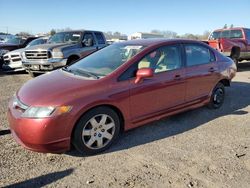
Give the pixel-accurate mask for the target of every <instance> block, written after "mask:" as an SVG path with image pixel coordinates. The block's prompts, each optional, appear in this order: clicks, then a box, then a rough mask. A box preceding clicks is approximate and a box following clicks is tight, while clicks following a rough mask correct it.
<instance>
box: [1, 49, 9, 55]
mask: <svg viewBox="0 0 250 188" xmlns="http://www.w3.org/2000/svg"><path fill="white" fill-rule="evenodd" d="M7 52H9V50H4V49H2V50H0V56H3V55H4V54H6V53H7Z"/></svg>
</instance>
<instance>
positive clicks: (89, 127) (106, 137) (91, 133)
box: [72, 107, 121, 155]
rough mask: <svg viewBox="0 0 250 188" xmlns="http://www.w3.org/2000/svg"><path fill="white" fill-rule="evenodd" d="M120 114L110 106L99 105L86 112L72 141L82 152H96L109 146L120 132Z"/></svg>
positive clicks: (77, 126) (75, 130) (74, 132)
mask: <svg viewBox="0 0 250 188" xmlns="http://www.w3.org/2000/svg"><path fill="white" fill-rule="evenodd" d="M120 127H121V123H120V119H119V116H118V114H117V113H116V112H115V111H114V110H112V109H111V108H108V107H98V108H94V109H92V110H90V111H89V112H87V113H86V114H84V115H83V116H82V117H81V118H80V120H79V121H78V123H77V124H76V126H75V129H74V131H73V137H72V143H73V145H74V146H75V148H76V149H77V150H78V151H79V152H80V153H82V154H88V155H92V154H96V153H99V152H102V151H104V150H106V149H107V148H109V147H110V146H111V145H112V143H114V141H115V140H116V139H117V138H118V136H119V133H120Z"/></svg>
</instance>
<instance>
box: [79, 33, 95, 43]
mask: <svg viewBox="0 0 250 188" xmlns="http://www.w3.org/2000/svg"><path fill="white" fill-rule="evenodd" d="M89 39H92V40H93V42H94V44H95V40H94V36H93V34H92V33H85V34H84V36H83V39H82V41H83V42H84V41H88V40H89Z"/></svg>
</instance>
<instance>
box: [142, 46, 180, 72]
mask: <svg viewBox="0 0 250 188" xmlns="http://www.w3.org/2000/svg"><path fill="white" fill-rule="evenodd" d="M180 55H181V54H180V47H179V46H165V47H161V48H158V49H157V50H154V51H153V52H151V53H149V54H148V55H146V56H145V57H144V58H143V59H142V60H141V61H140V62H139V63H138V69H140V68H152V69H153V70H154V72H155V73H160V72H166V71H170V70H175V69H178V68H180V67H181V56H180Z"/></svg>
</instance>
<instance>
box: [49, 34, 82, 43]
mask: <svg viewBox="0 0 250 188" xmlns="http://www.w3.org/2000/svg"><path fill="white" fill-rule="evenodd" d="M80 38H81V33H80V32H62V33H56V34H55V35H53V36H52V37H51V38H50V40H49V41H48V43H78V42H79V41H80Z"/></svg>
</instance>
